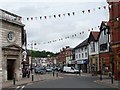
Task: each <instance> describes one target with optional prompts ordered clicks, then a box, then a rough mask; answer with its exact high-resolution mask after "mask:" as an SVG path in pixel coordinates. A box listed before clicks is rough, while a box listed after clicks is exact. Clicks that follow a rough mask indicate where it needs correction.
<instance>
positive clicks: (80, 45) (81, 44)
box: [74, 38, 88, 49]
mask: <svg viewBox="0 0 120 90" xmlns="http://www.w3.org/2000/svg"><path fill="white" fill-rule="evenodd" d="M87 44H88V38H87V39H86V40H84V41H83V42H82V43H80V44H79V45H77V46H76V47H75V48H74V49H77V48H81V47H83V46H86V45H87Z"/></svg>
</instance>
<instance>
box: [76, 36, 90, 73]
mask: <svg viewBox="0 0 120 90" xmlns="http://www.w3.org/2000/svg"><path fill="white" fill-rule="evenodd" d="M74 50H75V60H74V62H75V68H78V69H80V70H82V71H83V72H85V73H87V71H88V63H89V61H88V38H87V39H86V40H84V41H83V42H82V43H80V44H79V45H78V46H76V47H75V48H74Z"/></svg>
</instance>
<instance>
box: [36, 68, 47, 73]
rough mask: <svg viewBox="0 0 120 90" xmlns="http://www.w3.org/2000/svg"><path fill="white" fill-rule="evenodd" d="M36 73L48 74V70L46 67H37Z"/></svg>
mask: <svg viewBox="0 0 120 90" xmlns="http://www.w3.org/2000/svg"><path fill="white" fill-rule="evenodd" d="M35 73H38V74H45V73H46V69H45V68H44V67H36V68H35Z"/></svg>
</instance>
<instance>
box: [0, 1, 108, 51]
mask: <svg viewBox="0 0 120 90" xmlns="http://www.w3.org/2000/svg"><path fill="white" fill-rule="evenodd" d="M88 1H89V2H88ZM95 1H96V0H84V2H82V1H80V0H49V2H48V0H44V1H40V0H29V1H25V0H20V1H17V0H0V8H1V9H4V10H7V11H10V12H12V13H15V14H17V15H20V16H21V17H22V18H23V19H24V20H23V19H22V23H23V24H25V30H26V31H27V41H28V44H30V43H31V42H32V41H33V42H36V43H37V45H36V46H34V49H35V50H40V51H41V50H47V51H51V52H59V51H60V49H61V48H63V47H65V46H70V47H71V48H74V47H75V46H77V45H78V44H79V43H81V42H82V41H83V40H85V39H86V38H88V36H89V32H88V29H91V28H94V31H99V30H98V28H97V26H100V24H101V22H102V21H108V20H109V11H108V8H107V7H106V10H104V9H103V6H104V5H105V6H108V4H107V2H106V0H97V2H95ZM98 7H102V8H101V9H100V10H99V9H98ZM88 9H90V13H88V12H87V10H88ZM94 9H95V11H94ZM82 10H85V13H83V12H82ZM72 12H75V15H72ZM67 13H70V16H68V15H67ZM58 14H61V17H58ZM63 14H65V16H63ZM53 15H56V18H54V17H53ZM40 16H42V18H44V16H47V19H41V20H40V19H39V17H40ZM49 16H51V18H49ZM27 17H29V18H30V17H33V18H34V17H37V20H35V19H33V20H27ZM83 31H84V34H80V32H83ZM75 34H76V36H74V37H72V35H75ZM68 36H69V37H70V38H68V39H65V37H68ZM61 38H62V39H63V40H59V39H61ZM53 40H56V42H53ZM49 41H51V43H48V42H49ZM28 48H30V45H28Z"/></svg>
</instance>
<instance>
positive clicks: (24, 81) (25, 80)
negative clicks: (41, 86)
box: [2, 73, 62, 88]
mask: <svg viewBox="0 0 120 90" xmlns="http://www.w3.org/2000/svg"><path fill="white" fill-rule="evenodd" d="M32 76H34V79H33V77H32ZM58 78H62V77H60V76H58V77H57V76H56V75H55V76H54V77H53V74H52V73H46V74H33V75H30V77H29V78H27V77H25V78H22V79H21V80H19V81H15V84H14V82H13V80H9V81H6V82H3V83H2V88H11V87H15V86H18V85H26V84H28V83H34V82H39V81H43V80H48V79H58Z"/></svg>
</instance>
